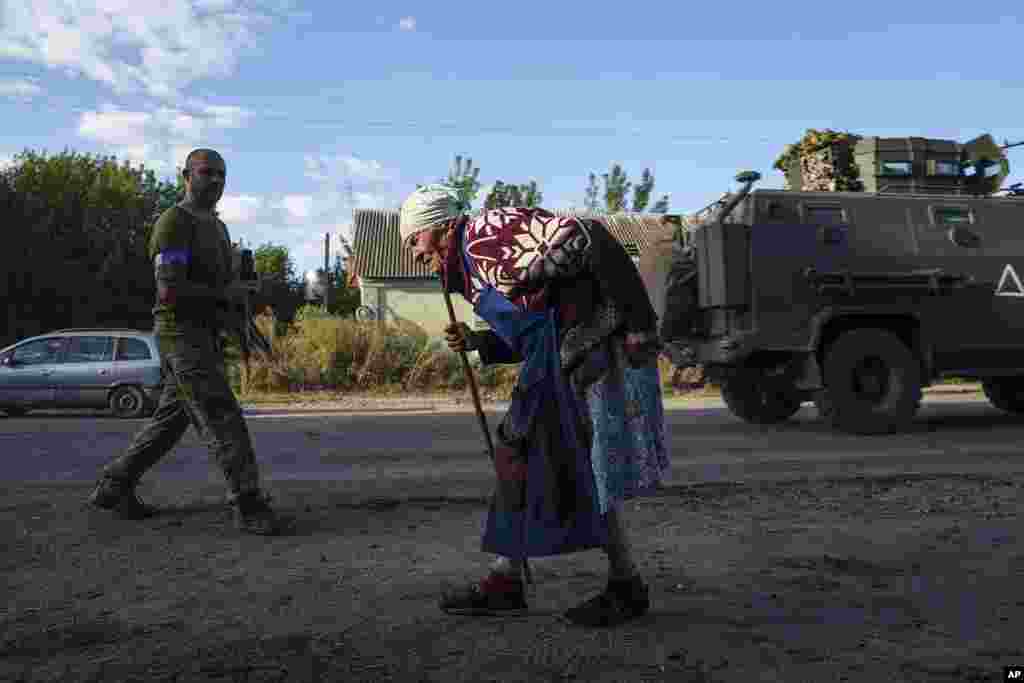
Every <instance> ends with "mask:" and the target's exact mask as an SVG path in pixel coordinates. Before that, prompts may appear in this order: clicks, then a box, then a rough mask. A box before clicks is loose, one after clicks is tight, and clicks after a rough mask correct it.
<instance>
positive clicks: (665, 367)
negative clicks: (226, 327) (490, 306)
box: [227, 306, 703, 402]
mask: <svg viewBox="0 0 1024 683" xmlns="http://www.w3.org/2000/svg"><path fill="white" fill-rule="evenodd" d="M256 324H257V326H258V327H259V328H260V330H261V331H262V332H263V333H264V335H266V336H267V338H268V339H272V340H273V348H274V357H273V358H272V359H269V360H268V359H265V358H263V357H261V356H259V355H258V354H253V355H251V356H250V359H249V366H248V370H246V368H245V367H244V366H243V363H242V360H241V357H240V352H239V348H238V344H237V341H235V340H232V341H231V342H230V343H229V345H228V350H227V363H228V374H229V377H230V378H231V381H232V385H233V388H234V389H235V391H236V392H237V393H238V394H239V396H241V397H243V398H245V399H246V400H247V401H257V402H259V401H261V400H269V399H273V400H283V401H287V400H288V399H289V397H292V398H294V397H298V396H301V397H303V398H310V397H312V396H313V395H315V396H317V397H325V398H326V397H329V396H330V395H331V394H353V393H361V394H376V395H410V394H420V395H437V394H449V393H462V392H466V393H468V386H467V384H466V377H465V373H464V371H463V367H462V360H461V359H460V358H459V355H458V354H456V353H455V352H453V351H451V350H450V349H449V348H448V347H447V345H446V344H445V343H444V342H443V341H441V340H438V339H434V340H431V339H429V338H428V336H427V335H426V334H425V333H424V332H423V331H422V330H421V329H420V328H418V327H416V326H414V325H410V324H390V323H389V324H383V325H382V324H379V323H377V322H357V321H355V320H352V319H351V318H348V317H345V316H339V315H332V314H330V313H327V312H325V311H324V310H323V308H322V307H319V306H304V307H302V308H300V309H299V310H298V311H296V314H295V318H294V320H293V321H292V322H291V323H290V324H287V325H281V324H277V325H276V326H275V323H274V320H273V319H272V318H271V317H270V316H269V315H260V316H258V317H257V318H256ZM273 332H276V333H277V334H273ZM469 359H470V364H471V366H472V368H473V372H474V374H475V376H476V380H477V385H478V387H479V388H480V392H481V395H482V397H483V398H485V399H491V400H507V399H508V398H509V397H510V396H511V393H512V387H513V386H514V384H515V381H516V377H517V375H518V373H519V366H517V365H500V366H482V365H481V364H480V362H479V360H478V359H477V357H476V354H474V353H471V354H469ZM661 364H662V365H661V371H662V382H663V386H664V387H665V389H666V391H667V392H668V393H670V394H671V393H675V391H676V390H680V391H687V390H694V389H700V388H701V385H702V384H703V382H701V381H700V379H699V373H697V376H696V377H695V376H694V375H693V374H692V373H691V374H689V375H687V374H686V373H683V376H682V377H681V378H680V376H679V374H678V373H676V372H675V369H674V368H673V367H672V366H671V364H670V363H669V362H668V361H667V360H662V361H661ZM674 379H675V381H676V384H677V387H675V388H673V386H672V383H673V380H674Z"/></svg>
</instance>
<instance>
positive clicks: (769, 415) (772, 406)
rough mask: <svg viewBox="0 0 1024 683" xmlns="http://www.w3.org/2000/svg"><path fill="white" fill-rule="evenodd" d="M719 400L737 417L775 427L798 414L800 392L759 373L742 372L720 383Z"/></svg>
mask: <svg viewBox="0 0 1024 683" xmlns="http://www.w3.org/2000/svg"><path fill="white" fill-rule="evenodd" d="M722 400H723V401H725V405H726V406H727V407H728V408H729V410H731V411H732V413H733V414H734V415H736V417H738V418H740V419H741V420H744V421H746V422H752V423H754V424H777V423H779V422H783V421H785V420H788V419H789V418H791V417H793V415H795V414H796V411H798V410H800V404H801V402H802V401H801V396H800V394H799V392H797V391H796V389H795V388H794V387H792V386H790V385H789V384H788V383H786V382H785V381H784V380H779V379H775V378H772V377H768V376H766V375H765V373H764V372H762V371H761V370H759V369H753V368H751V369H744V370H741V371H740V372H738V373H737V374H735V375H731V376H729V377H726V378H724V379H723V380H722Z"/></svg>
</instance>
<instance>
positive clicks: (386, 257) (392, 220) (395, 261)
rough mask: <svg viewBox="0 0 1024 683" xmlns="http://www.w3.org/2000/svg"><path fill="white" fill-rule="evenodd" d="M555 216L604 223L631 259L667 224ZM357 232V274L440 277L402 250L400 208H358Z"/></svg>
mask: <svg viewBox="0 0 1024 683" xmlns="http://www.w3.org/2000/svg"><path fill="white" fill-rule="evenodd" d="M551 213H553V214H554V215H556V216H576V217H578V218H594V219H598V220H600V221H603V222H604V224H605V225H607V226H608V231H609V232H610V233H611V234H612V235H613V236H614V237H615V238H616V239H618V240H619V242H621V243H622V244H623V246H625V248H626V251H627V252H629V253H630V255H631V256H638V255H639V254H640V253H641V252H643V250H644V249H645V248H646V247H647V245H648V244H650V241H651V239H652V235H653V234H654V233H656V232H657V231H658V230H659V229H661V228H662V226H663V225H664V223H663V219H664V217H663V215H662V214H639V213H638V214H628V213H620V214H602V213H593V212H586V211H572V210H553V211H551ZM670 215H673V216H674V214H670ZM353 233H354V235H353V239H352V273H353V275H357V276H360V277H363V278H367V279H382V280H389V279H394V280H431V279H436V278H437V275H434V274H433V273H431V272H430V267H429V266H425V265H418V264H416V263H414V262H413V260H412V252H411V251H410V250H409V249H405V248H403V247H402V240H401V237H400V236H399V233H398V210H397V209H356V210H355V211H354V212H353Z"/></svg>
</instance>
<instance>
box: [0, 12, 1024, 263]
mask: <svg viewBox="0 0 1024 683" xmlns="http://www.w3.org/2000/svg"><path fill="white" fill-rule="evenodd" d="M0 3H2V4H0V8H2V9H0V12H2V14H0V18H2V21H0V122H2V124H3V125H2V126H0V157H10V156H12V155H14V154H15V153H17V152H18V151H20V150H21V149H23V148H26V147H28V148H31V149H35V150H47V151H50V152H59V151H60V150H62V149H64V148H65V147H70V148H72V149H75V150H78V151H82V152H92V153H104V154H116V155H118V156H119V157H121V158H129V159H132V160H133V161H136V162H145V163H146V164H147V165H148V166H150V167H152V168H155V169H157V170H158V172H160V173H161V174H162V175H169V174H172V173H173V172H174V168H175V166H176V165H180V164H181V162H182V159H183V158H184V155H185V153H187V151H188V150H189V149H191V148H193V147H196V146H211V147H215V148H217V149H220V150H222V152H223V153H224V155H225V157H226V158H227V162H228V187H227V190H226V193H225V197H224V199H223V200H222V203H221V207H220V208H221V212H222V214H223V215H224V217H225V219H226V220H227V222H228V226H229V228H230V230H231V233H232V237H234V238H235V239H238V238H242V239H244V240H245V241H246V242H247V243H249V244H252V245H259V244H263V243H265V242H274V243H276V244H284V245H286V246H288V247H289V248H290V249H291V251H292V254H293V257H294V259H295V263H296V266H297V269H298V270H299V272H302V271H305V270H307V269H310V268H314V267H317V266H318V265H319V264H320V263H322V260H323V256H322V254H323V237H324V233H325V232H329V233H331V234H332V235H333V234H337V233H339V232H340V233H342V234H345V235H348V234H349V230H350V224H351V218H352V208H353V207H381V208H387V207H397V206H398V204H399V203H400V201H401V199H402V198H403V197H404V195H405V194H406V193H408V192H409V191H410V190H412V189H413V188H414V187H415V184H416V183H417V182H424V181H434V180H437V179H438V178H440V177H441V176H443V175H444V174H445V173H446V171H447V169H448V167H449V166H450V165H451V162H452V159H453V157H454V155H455V154H461V155H463V156H468V157H472V159H473V160H474V162H475V163H476V165H478V166H479V167H480V169H481V180H482V181H483V182H484V183H485V185H486V184H490V183H492V182H493V181H494V180H496V179H501V180H504V181H506V182H524V181H526V180H529V179H536V180H537V181H538V182H539V183H540V185H541V189H542V190H543V192H544V198H545V201H544V204H545V205H546V206H548V207H551V208H568V207H571V206H573V205H577V206H578V205H581V204H582V202H583V191H584V187H585V183H586V176H587V174H588V173H590V172H594V173H598V174H599V173H601V172H604V171H606V170H607V168H608V166H609V164H610V163H612V162H620V163H622V164H624V166H625V168H626V170H627V171H628V172H629V174H630V176H631V177H633V178H636V177H638V176H639V175H640V173H641V172H642V170H643V169H644V168H645V167H649V168H651V169H652V170H653V171H654V173H655V177H656V181H657V184H656V188H655V192H656V193H657V194H661V193H668V194H670V196H671V207H672V210H673V211H677V212H689V211H694V210H696V209H699V208H701V207H702V206H704V205H705V204H707V203H709V202H710V201H712V200H714V199H716V198H717V197H718V196H719V195H720V194H721V193H722V192H723V191H726V190H728V189H730V188H731V187H733V185H734V184H733V183H732V180H731V179H732V176H733V175H734V174H735V172H736V171H737V170H740V169H748V168H750V169H754V170H758V171H760V172H761V173H762V175H763V176H764V178H765V180H764V181H762V183H761V186H763V187H781V186H782V182H783V178H782V174H781V173H779V172H777V171H775V170H773V169H772V168H771V164H772V162H773V160H774V159H775V157H776V156H777V155H778V154H779V152H780V151H781V150H782V148H783V146H784V145H786V144H788V143H791V142H794V141H796V140H797V139H798V138H799V137H800V136H801V135H802V134H803V132H804V130H805V129H806V128H810V127H814V128H825V127H830V128H834V129H838V130H850V131H851V132H855V133H859V134H862V135H879V136H903V135H918V136H923V137H931V138H940V139H951V140H958V141H961V142H964V141H966V140H968V139H970V138H972V137H974V136H976V135H979V134H982V133H991V134H993V135H994V136H995V137H996V139H997V140H998V141H999V142H1002V141H1003V140H1004V139H1009V140H1010V141H1017V140H1022V139H1024V120H1021V119H1020V118H1019V117H1020V112H1021V111H1024V80H1022V78H1021V77H1020V76H1019V73H1020V69H1019V65H1018V64H1016V63H1014V62H1012V61H1010V60H1007V59H1004V58H1003V57H1004V55H1010V54H1012V53H1013V52H1014V46H1016V45H1017V44H1019V43H1020V42H1022V40H1024V25H1022V22H1021V17H1020V16H1019V13H1017V14H1013V10H1012V5H1008V6H1006V8H1003V7H1000V6H994V7H992V8H991V9H988V8H986V9H984V11H976V12H972V11H971V8H970V7H967V6H965V5H963V4H962V3H961V4H956V5H954V4H952V3H936V2H928V3H925V2H917V1H913V0H904V1H903V2H900V3H896V2H887V3H882V2H875V1H874V0H869V1H865V2H860V3H858V4H857V5H856V7H857V12H856V13H854V12H852V11H851V10H845V11H843V12H838V11H837V9H836V7H835V6H832V5H829V4H826V3H810V2H787V3H758V4H754V3H702V4H700V5H697V4H684V3H667V2H665V3H645V4H644V5H643V6H640V7H642V9H641V10H640V12H639V13H637V14H634V13H632V8H633V5H631V4H629V5H621V6H619V7H616V8H614V9H610V10H598V9H596V8H597V7H598V4H597V3H579V2H566V1H563V2H560V3H555V2H550V1H549V2H536V1H535V0H524V1H521V2H519V3H514V4H504V3H468V2H459V3H454V2H450V3H434V4H423V3H412V2H391V1H390V0H382V1H378V2H373V3H350V2H336V1H326V0H316V1H310V2H300V1H298V0H296V1H294V2H288V0H245V1H244V2H243V1H240V0H190V1H185V2H174V1H173V0H172V1H171V2H169V3H168V2H167V0H63V1H58V0H33V2H31V3H29V2H18V1H17V0H0ZM609 7H611V6H609ZM830 15H837V16H838V17H841V18H830ZM924 18H926V19H924ZM1010 161H1011V164H1013V165H1014V167H1015V168H1014V172H1013V174H1012V177H1011V180H1019V179H1021V178H1022V177H1024V175H1022V174H1021V173H1020V172H1019V169H1024V148H1022V149H1021V150H1020V151H1011V152H1010ZM334 249H335V247H332V250H334Z"/></svg>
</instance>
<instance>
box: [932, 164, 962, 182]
mask: <svg viewBox="0 0 1024 683" xmlns="http://www.w3.org/2000/svg"><path fill="white" fill-rule="evenodd" d="M928 175H934V176H946V177H954V178H955V177H957V176H959V175H960V164H959V162H956V161H938V160H935V159H933V160H930V161H929V162H928Z"/></svg>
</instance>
